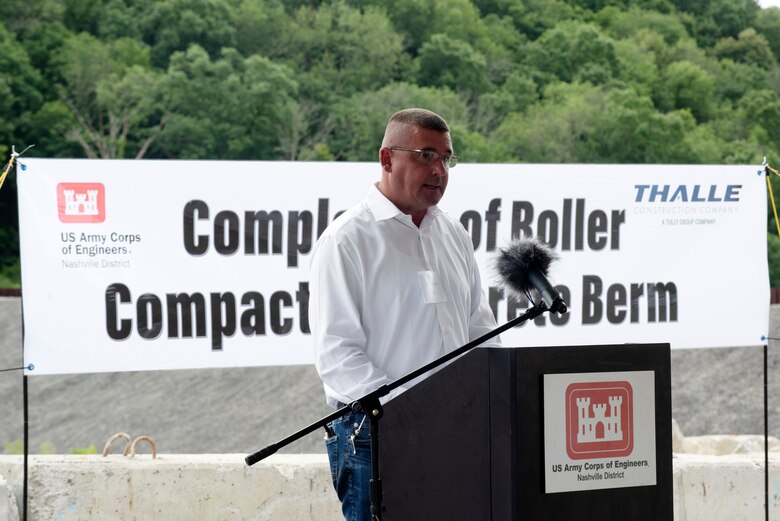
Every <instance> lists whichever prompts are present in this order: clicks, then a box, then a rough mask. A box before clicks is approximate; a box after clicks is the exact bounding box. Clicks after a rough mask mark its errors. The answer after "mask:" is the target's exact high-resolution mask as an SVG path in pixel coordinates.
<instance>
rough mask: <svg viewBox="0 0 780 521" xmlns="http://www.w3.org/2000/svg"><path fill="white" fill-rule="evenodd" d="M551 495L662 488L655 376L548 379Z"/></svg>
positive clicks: (546, 472) (572, 375)
mask: <svg viewBox="0 0 780 521" xmlns="http://www.w3.org/2000/svg"><path fill="white" fill-rule="evenodd" d="M543 403H544V415H543V419H544V426H543V428H544V431H543V432H544V463H543V468H544V480H545V492H546V493H548V494H549V493H556V492H576V491H581V490H597V489H610V488H624V487H637V486H645V485H655V484H656V474H657V464H656V450H655V440H656V436H655V435H656V432H655V430H656V428H655V373H654V372H653V371H619V372H603V373H566V374H546V375H544V398H543Z"/></svg>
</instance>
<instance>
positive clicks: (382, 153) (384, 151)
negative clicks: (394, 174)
mask: <svg viewBox="0 0 780 521" xmlns="http://www.w3.org/2000/svg"><path fill="white" fill-rule="evenodd" d="M379 162H380V163H382V170H384V171H385V172H389V171H390V168H391V165H392V162H391V161H390V149H389V148H381V149H379Z"/></svg>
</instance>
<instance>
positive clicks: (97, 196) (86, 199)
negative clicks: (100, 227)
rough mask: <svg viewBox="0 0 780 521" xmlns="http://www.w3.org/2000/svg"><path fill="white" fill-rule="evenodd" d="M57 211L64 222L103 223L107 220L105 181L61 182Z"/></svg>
mask: <svg viewBox="0 0 780 521" xmlns="http://www.w3.org/2000/svg"><path fill="white" fill-rule="evenodd" d="M57 212H58V214H59V218H60V222H63V223H102V222H103V221H105V220H106V189H105V187H104V186H103V183H59V184H58V185H57Z"/></svg>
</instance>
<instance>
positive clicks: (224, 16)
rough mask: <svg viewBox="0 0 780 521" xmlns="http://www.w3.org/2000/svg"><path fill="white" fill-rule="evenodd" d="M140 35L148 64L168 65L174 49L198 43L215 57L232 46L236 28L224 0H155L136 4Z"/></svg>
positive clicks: (162, 66) (230, 8)
mask: <svg viewBox="0 0 780 521" xmlns="http://www.w3.org/2000/svg"><path fill="white" fill-rule="evenodd" d="M139 5H140V6H141V7H143V11H142V12H138V11H139V9H136V13H137V15H138V20H139V24H140V25H139V26H140V30H141V35H142V37H143V39H144V42H146V43H147V44H148V45H149V46H150V47H151V56H152V64H153V65H154V66H155V67H158V68H165V67H167V66H168V59H169V57H171V55H172V54H173V53H174V52H176V51H184V50H186V49H187V48H188V47H189V46H190V45H192V44H198V45H199V46H200V47H201V48H203V49H204V50H206V52H207V53H208V54H209V56H211V58H217V57H218V56H219V54H220V52H221V50H222V48H223V47H235V46H236V43H237V42H236V28H235V26H234V25H233V24H232V20H233V11H232V6H231V3H230V2H229V1H228V0H156V1H153V2H148V3H147V2H144V3H142V4H139Z"/></svg>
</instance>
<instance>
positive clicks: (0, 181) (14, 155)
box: [0, 145, 35, 188]
mask: <svg viewBox="0 0 780 521" xmlns="http://www.w3.org/2000/svg"><path fill="white" fill-rule="evenodd" d="M34 146H35V145H30V146H28V147H27V148H25V149H24V150H22V152H21V153H17V152H16V148H15V147H14V146H13V145H11V158H10V159H9V160H8V164H7V165H5V169H4V170H3V173H2V174H0V188H3V183H4V182H5V178H6V177H7V176H8V172H10V171H11V168H13V166H14V163H18V162H19V157H20V156H21V155H22V154H24V153H25V152H27V151H28V150H30V149H31V148H32V147H34ZM22 166H24V165H22Z"/></svg>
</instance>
